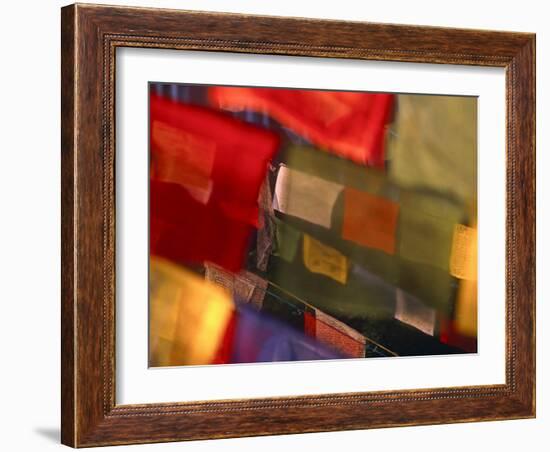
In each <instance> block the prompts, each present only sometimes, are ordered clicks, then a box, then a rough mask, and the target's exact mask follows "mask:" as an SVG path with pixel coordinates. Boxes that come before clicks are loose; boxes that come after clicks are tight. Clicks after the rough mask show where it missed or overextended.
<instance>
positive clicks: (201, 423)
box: [61, 4, 535, 447]
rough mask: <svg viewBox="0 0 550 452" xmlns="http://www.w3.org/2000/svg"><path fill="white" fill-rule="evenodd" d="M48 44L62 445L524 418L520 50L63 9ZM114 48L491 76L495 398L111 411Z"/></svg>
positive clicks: (285, 23) (530, 229)
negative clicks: (58, 107)
mask: <svg viewBox="0 0 550 452" xmlns="http://www.w3.org/2000/svg"><path fill="white" fill-rule="evenodd" d="M61 34H62V68H61V69H62V144H61V147H62V149H61V154H62V312H61V314H62V348H61V352H62V355H61V356H62V360H61V363H62V364H61V375H62V380H61V385H62V429H61V438H62V442H63V443H64V444H66V445H70V446H73V447H86V446H100V445H112V444H132V443H148V442H161V441H180V440H194V439H207V438H226V437H238V436H253V435H275V434H285V433H301V432H320V431H336V430H351V429H364V428H376V427H390V426H403V425H424V424H441V423H450V422H468V421H485V420H498V419H519V418H530V417H534V416H535V35H533V34H528V33H509V32H494V31H480V30H462V29H448V28H436V27H419V26H408V25H387V24H372V23H358V22H357V23H356V22H339V21H328V20H313V19H298V18H279V17H265V16H247V15H238V14H219V13H203V12H188V11H176V10H162V9H147V8H126V7H109V6H94V5H79V4H76V5H70V6H67V7H64V8H62V24H61ZM118 47H147V48H164V49H186V50H203V51H204V50H207V51H223V52H237V53H255V54H273V55H298V56H314V57H329V58H350V59H366V60H383V61H395V62H420V63H439V64H461V65H474V66H493V67H502V68H505V70H506V116H507V119H506V196H507V198H506V382H505V384H502V385H490V386H470V387H453V388H437V389H430V388H425V389H418V390H399V391H379V392H362V393H343V394H336V395H334V394H326V395H318V396H298V397H276V398H263V399H243V400H224V401H213V402H212V401H210V402H181V403H180V402H176V401H174V403H164V404H148V405H117V404H116V403H115V366H116V362H115V340H114V339H115V315H116V312H115V247H114V244H115V202H114V201H115V174H114V172H115V171H114V159H115V134H114V131H115V123H114V118H115V105H114V102H115V97H114V86H115V65H116V58H115V50H116V49H117V48H118ZM144 334H145V333H144ZM520 351H521V352H520Z"/></svg>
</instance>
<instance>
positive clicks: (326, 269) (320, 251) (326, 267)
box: [304, 234, 349, 284]
mask: <svg viewBox="0 0 550 452" xmlns="http://www.w3.org/2000/svg"><path fill="white" fill-rule="evenodd" d="M304 265H305V266H306V268H307V269H308V270H309V271H310V272H312V273H320V274H321V275H325V276H328V277H329V278H332V279H334V280H335V281H338V282H339V283H342V284H346V282H347V280H348V268H349V262H348V259H347V257H346V256H344V255H343V254H341V253H340V252H339V251H337V250H335V249H334V248H331V247H330V246H326V245H323V244H322V243H321V242H318V241H317V240H315V239H314V238H312V237H310V236H309V235H307V234H304Z"/></svg>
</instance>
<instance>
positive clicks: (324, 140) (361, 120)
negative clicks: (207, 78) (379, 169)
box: [209, 86, 395, 166]
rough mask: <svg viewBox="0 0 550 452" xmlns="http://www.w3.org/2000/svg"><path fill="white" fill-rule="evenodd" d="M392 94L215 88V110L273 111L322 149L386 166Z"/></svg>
mask: <svg viewBox="0 0 550 452" xmlns="http://www.w3.org/2000/svg"><path fill="white" fill-rule="evenodd" d="M394 97H395V96H394V95H393V94H382V93H358V92H341V91H317V90H299V89H273V88H240V87H223V86H214V87H211V88H210V89H209V98H210V101H211V103H212V104H213V105H214V106H216V107H222V108H228V109H232V110H235V109H251V110H256V111H260V112H268V113H269V114H270V115H271V116H272V117H273V118H275V119H276V120H278V121H279V122H280V123H281V124H283V125H284V126H286V127H289V128H291V129H293V130H294V131H295V132H296V133H298V134H300V135H303V136H304V137H305V138H307V139H309V140H310V141H312V142H313V143H314V144H316V145H317V146H319V147H322V148H324V149H325V150H327V151H328V152H333V153H335V154H337V155H339V156H341V157H345V158H348V159H350V160H352V161H354V162H356V163H359V164H370V165H373V166H382V165H383V163H384V144H385V143H384V142H385V140H384V137H385V126H386V124H387V123H388V122H389V119H390V115H391V112H392V108H393V103H394Z"/></svg>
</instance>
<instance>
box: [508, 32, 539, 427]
mask: <svg viewBox="0 0 550 452" xmlns="http://www.w3.org/2000/svg"><path fill="white" fill-rule="evenodd" d="M513 64H514V65H515V67H516V68H517V69H516V72H517V73H516V77H517V93H516V95H517V105H518V116H519V117H518V120H517V123H516V124H515V125H514V126H515V128H516V146H517V150H518V155H517V159H515V160H516V161H517V163H516V164H517V169H516V173H517V177H518V179H519V182H520V185H521V189H519V190H518V192H517V193H515V200H514V202H515V203H516V205H517V206H516V218H515V221H516V222H517V224H516V227H517V229H518V239H519V240H518V242H519V243H518V246H517V253H518V258H517V264H518V267H519V268H517V269H516V270H517V286H518V287H517V297H518V300H517V303H518V304H519V305H520V306H521V308H520V309H518V313H517V314H518V315H517V321H516V325H517V327H518V328H520V331H519V332H518V344H517V345H518V349H519V351H520V352H519V353H518V354H517V356H516V359H517V360H518V363H517V364H518V366H519V367H520V368H521V369H522V376H523V377H524V379H525V380H524V381H522V382H519V383H520V384H519V385H518V386H519V388H518V396H519V399H520V400H521V403H522V405H523V407H524V411H525V415H526V416H528V417H536V334H535V333H536V331H535V328H536V138H535V137H536V135H535V128H536V67H535V65H536V35H535V34H532V35H530V39H529V41H528V43H527V44H526V45H525V46H524V47H523V48H522V49H521V51H520V52H518V54H517V55H516V57H515V58H514V62H513ZM522 350H523V351H524V350H529V353H525V352H522Z"/></svg>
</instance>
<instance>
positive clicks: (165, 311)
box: [149, 257, 233, 367]
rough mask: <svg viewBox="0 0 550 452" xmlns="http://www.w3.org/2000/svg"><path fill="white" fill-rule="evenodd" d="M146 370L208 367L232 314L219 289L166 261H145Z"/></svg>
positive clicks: (152, 258)
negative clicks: (147, 267)
mask: <svg viewBox="0 0 550 452" xmlns="http://www.w3.org/2000/svg"><path fill="white" fill-rule="evenodd" d="M149 290H150V300H149V303H150V311H149V312H150V317H149V322H150V323H149V365H150V366H153V367H156V366H181V365H201V364H209V363H211V362H212V360H213V358H214V357H215V354H216V352H217V350H218V348H219V346H220V343H221V341H222V339H223V335H224V333H225V330H226V327H227V324H228V322H229V320H230V318H231V315H232V313H233V302H232V300H231V298H230V296H229V295H228V294H227V293H226V292H225V291H224V290H223V289H221V288H219V287H217V286H216V285H214V284H212V283H210V282H207V281H205V280H203V279H202V278H200V277H199V276H197V275H195V274H193V273H192V272H190V271H188V270H185V269H184V268H182V267H180V266H178V265H175V264H173V263H171V262H169V261H167V260H164V259H160V258H157V257H151V261H150V289H149Z"/></svg>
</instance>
